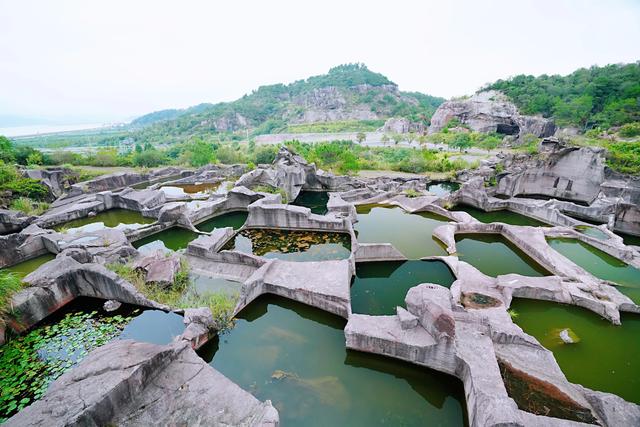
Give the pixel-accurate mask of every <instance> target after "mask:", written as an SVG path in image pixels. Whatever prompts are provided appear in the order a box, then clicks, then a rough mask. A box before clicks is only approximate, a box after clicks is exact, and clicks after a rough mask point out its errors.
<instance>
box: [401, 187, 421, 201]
mask: <svg viewBox="0 0 640 427" xmlns="http://www.w3.org/2000/svg"><path fill="white" fill-rule="evenodd" d="M403 194H404V195H405V196H407V197H408V198H410V199H414V198H416V197H420V196H422V193H421V192H419V191H418V190H415V189H413V188H409V189H406V190H404V192H403Z"/></svg>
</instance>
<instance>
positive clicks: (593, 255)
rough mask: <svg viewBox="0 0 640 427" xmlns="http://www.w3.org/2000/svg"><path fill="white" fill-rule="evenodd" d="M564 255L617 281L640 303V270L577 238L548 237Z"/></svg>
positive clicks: (604, 277)
mask: <svg viewBox="0 0 640 427" xmlns="http://www.w3.org/2000/svg"><path fill="white" fill-rule="evenodd" d="M547 242H548V243H549V245H550V246H551V247H552V248H553V249H555V250H556V251H558V252H560V253H561V254H562V255H564V256H565V257H567V258H568V259H570V260H571V261H573V262H574V263H576V264H577V265H579V266H580V267H582V268H584V269H585V270H587V271H588V272H589V273H591V274H593V275H594V276H596V277H599V278H600V279H604V280H609V281H611V282H615V283H617V284H619V285H621V286H619V287H618V290H620V292H622V293H624V294H625V295H627V296H628V297H629V298H631V299H632V300H634V301H635V302H636V303H640V270H638V269H637V268H634V267H632V266H630V265H628V264H626V263H624V262H622V261H620V260H618V259H617V258H614V257H612V256H611V255H609V254H607V253H605V252H603V251H601V250H600V249H596V248H594V247H593V246H591V245H588V244H586V243H584V242H581V241H579V240H575V239H547Z"/></svg>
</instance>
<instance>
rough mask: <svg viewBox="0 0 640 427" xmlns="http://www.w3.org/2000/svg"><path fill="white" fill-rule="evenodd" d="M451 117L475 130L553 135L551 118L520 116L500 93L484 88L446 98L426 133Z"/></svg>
mask: <svg viewBox="0 0 640 427" xmlns="http://www.w3.org/2000/svg"><path fill="white" fill-rule="evenodd" d="M452 119H458V120H459V121H460V122H461V123H462V124H465V125H467V126H469V127H470V128H471V129H472V130H474V131H477V132H497V133H501V134H504V135H516V136H518V137H521V136H523V135H526V134H533V135H535V136H537V137H539V138H544V137H547V136H551V135H553V134H554V132H555V130H556V126H555V124H554V123H553V121H551V120H549V119H545V118H542V117H537V116H536V117H534V116H523V115H521V114H520V113H519V112H518V108H517V107H516V106H515V105H514V104H513V103H512V102H510V101H509V100H508V99H507V98H506V97H505V96H504V95H503V94H501V93H500V92H496V91H483V92H479V93H477V94H475V95H473V96H472V97H470V98H467V99H461V100H452V101H447V102H445V103H443V104H442V105H440V106H439V107H438V109H437V110H436V112H435V113H434V114H433V117H431V125H430V126H429V133H430V134H431V133H435V132H439V131H441V130H442V129H443V128H444V127H445V126H446V125H447V124H448V123H449V121H451V120H452Z"/></svg>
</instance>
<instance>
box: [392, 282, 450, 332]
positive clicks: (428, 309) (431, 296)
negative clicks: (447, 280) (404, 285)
mask: <svg viewBox="0 0 640 427" xmlns="http://www.w3.org/2000/svg"><path fill="white" fill-rule="evenodd" d="M405 304H406V305H407V310H408V311H409V313H411V314H413V315H414V316H416V317H417V318H418V319H419V322H420V324H421V325H422V327H423V328H425V329H426V330H427V331H428V332H429V333H430V334H431V335H432V336H433V337H434V338H435V339H437V340H441V339H454V338H455V335H456V321H455V319H454V317H453V312H452V310H451V293H450V292H449V289H447V288H445V287H443V286H440V285H434V284H430V283H423V284H421V285H418V286H415V287H413V288H411V289H409V292H408V293H407V296H406V298H405Z"/></svg>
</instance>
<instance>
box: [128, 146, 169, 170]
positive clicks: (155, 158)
mask: <svg viewBox="0 0 640 427" xmlns="http://www.w3.org/2000/svg"><path fill="white" fill-rule="evenodd" d="M166 162H167V157H166V156H165V154H164V153H163V152H162V151H159V150H156V149H149V150H144V151H142V152H136V153H135V154H134V155H133V164H134V165H135V166H142V167H147V168H153V167H156V166H160V165H162V164H164V163H166Z"/></svg>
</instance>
